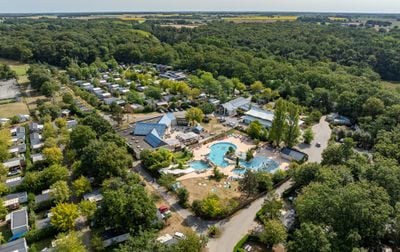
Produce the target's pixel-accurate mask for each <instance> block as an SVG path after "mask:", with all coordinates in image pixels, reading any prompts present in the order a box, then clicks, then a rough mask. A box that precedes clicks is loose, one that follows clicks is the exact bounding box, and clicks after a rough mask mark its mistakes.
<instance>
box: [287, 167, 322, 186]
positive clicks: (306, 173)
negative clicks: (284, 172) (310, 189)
mask: <svg viewBox="0 0 400 252" xmlns="http://www.w3.org/2000/svg"><path fill="white" fill-rule="evenodd" d="M321 168H322V167H321V165H319V164H318V163H305V164H302V165H300V166H297V167H295V168H294V171H293V178H294V181H295V183H296V186H298V187H303V186H307V185H308V184H310V183H311V182H313V181H315V180H316V178H317V176H318V174H319V173H320V170H321Z"/></svg>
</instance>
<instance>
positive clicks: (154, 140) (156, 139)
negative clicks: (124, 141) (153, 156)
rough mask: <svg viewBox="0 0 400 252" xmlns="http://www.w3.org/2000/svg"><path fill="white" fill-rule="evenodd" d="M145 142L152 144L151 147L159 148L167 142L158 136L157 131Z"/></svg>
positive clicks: (147, 137) (145, 139) (146, 138)
mask: <svg viewBox="0 0 400 252" xmlns="http://www.w3.org/2000/svg"><path fill="white" fill-rule="evenodd" d="M144 141H146V142H147V143H148V144H150V146H151V147H153V148H157V147H159V146H162V145H165V142H164V141H163V140H162V139H161V137H160V136H159V135H158V133H157V130H156V129H153V130H152V131H151V132H150V134H148V135H147V136H146V137H145V138H144Z"/></svg>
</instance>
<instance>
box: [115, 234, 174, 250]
mask: <svg viewBox="0 0 400 252" xmlns="http://www.w3.org/2000/svg"><path fill="white" fill-rule="evenodd" d="M156 238H157V235H156V234H155V233H153V232H149V231H145V232H143V231H141V232H139V234H137V235H136V236H132V237H131V238H129V240H128V241H127V242H125V243H124V244H122V245H120V246H119V248H118V249H117V250H116V251H117V252H132V251H142V252H168V251H170V252H172V251H173V250H172V248H171V249H170V248H169V247H168V245H165V244H161V243H160V242H156Z"/></svg>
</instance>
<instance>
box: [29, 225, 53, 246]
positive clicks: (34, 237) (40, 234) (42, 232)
mask: <svg viewBox="0 0 400 252" xmlns="http://www.w3.org/2000/svg"><path fill="white" fill-rule="evenodd" d="M56 235H57V230H56V229H55V228H54V227H53V226H48V227H45V228H42V229H32V230H30V231H29V232H28V233H27V234H26V235H25V239H26V242H27V243H28V244H30V243H33V242H38V241H41V240H44V239H48V238H53V237H55V236H56Z"/></svg>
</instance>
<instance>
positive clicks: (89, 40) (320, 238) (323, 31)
mask: <svg viewBox="0 0 400 252" xmlns="http://www.w3.org/2000/svg"><path fill="white" fill-rule="evenodd" d="M0 57H4V58H9V59H16V60H21V61H26V62H38V63H48V64H50V65H55V66H60V67H63V68H66V69H68V72H71V71H72V70H73V69H77V68H81V69H77V70H76V71H82V69H89V71H87V72H88V75H90V72H91V71H92V70H93V71H94V72H96V71H97V70H96V67H97V66H99V65H100V62H106V63H107V64H112V62H114V63H115V61H116V62H121V63H141V62H153V63H161V64H170V65H172V66H174V67H176V68H180V69H187V70H189V71H192V73H193V75H194V76H195V75H197V76H196V77H192V79H191V80H190V83H189V84H190V85H191V86H192V87H193V85H195V84H196V82H199V80H203V82H204V83H213V85H216V86H217V85H221V86H222V83H223V82H224V81H223V80H226V78H225V79H224V76H225V77H227V78H238V79H240V81H242V82H243V83H244V84H246V85H247V86H250V85H251V84H252V83H254V82H256V81H261V83H262V85H264V86H265V87H267V88H271V90H273V91H276V92H277V93H278V94H279V96H280V97H282V98H285V99H286V100H289V101H291V102H293V103H295V104H299V105H301V106H302V107H303V108H304V110H305V111H307V112H310V113H311V112H312V111H319V112H321V113H323V114H325V113H329V112H333V111H336V112H339V113H340V114H343V115H346V116H348V117H350V118H351V120H352V122H354V123H356V124H357V125H359V127H357V128H356V130H355V131H351V133H349V134H347V132H346V133H343V132H342V133H340V132H339V134H338V135H340V134H343V135H342V136H340V137H339V138H340V139H342V140H343V144H332V145H331V146H330V147H328V149H326V150H325V152H324V154H323V162H322V164H321V165H319V164H306V165H302V166H299V167H297V168H296V169H294V172H293V177H294V180H295V183H296V188H297V189H298V190H297V192H298V193H299V196H298V197H297V199H296V200H295V208H296V212H297V214H298V221H297V225H296V230H295V231H294V232H293V233H291V234H290V235H289V240H290V242H289V243H288V244H289V247H288V248H289V250H290V251H364V250H363V249H364V248H370V249H378V248H380V246H381V245H382V244H383V243H384V244H390V245H393V246H396V247H399V246H400V242H399V234H400V203H399V202H400V191H399V188H400V168H399V167H400V166H399V163H400V155H399V152H398V148H399V147H400V146H399V145H400V144H399V143H400V130H399V129H398V125H399V123H400V105H399V104H400V94H399V92H398V91H397V90H389V89H387V88H384V86H383V84H382V80H386V81H399V80H400V30H399V29H392V30H391V31H389V32H380V31H376V30H374V29H368V28H352V27H342V26H340V25H318V24H316V23H310V22H301V21H300V22H290V23H273V24H233V23H226V22H212V23H210V24H208V25H205V26H200V27H198V28H195V29H185V28H182V29H176V28H172V27H160V26H158V25H157V24H154V23H148V22H145V23H143V24H138V23H136V22H124V21H120V20H111V19H108V20H106V19H104V20H90V21H78V20H47V19H40V20H18V19H7V20H5V21H4V22H3V23H2V24H0ZM33 70H35V69H33ZM33 70H32V71H31V73H30V74H31V76H33V77H35V72H36V73H37V72H39V70H40V69H39V68H36V71H33ZM198 70H202V71H206V72H209V73H204V72H200V71H198ZM40 76H41V75H39V77H40ZM199 76H200V77H199ZM214 78H215V79H214ZM34 79H35V78H34ZM36 79H38V78H36ZM45 80H46V81H47V83H48V85H46V86H45V88H44V90H52V89H54V88H56V87H55V86H54V85H51V82H50V81H49V80H47V79H45ZM205 80H211V81H208V82H207V81H205ZM217 80H218V81H217ZM225 82H226V81H225ZM34 83H35V82H34ZM210 93H211V92H210ZM356 145H357V146H358V147H361V148H364V149H370V150H372V151H371V152H370V155H369V156H366V155H363V154H360V153H359V152H356V151H354V150H353V147H355V146H356ZM98 149H100V148H98V146H97V145H93V146H92V151H93V152H94V151H96V150H98ZM85 158H86V157H85V155H82V163H83V164H84V160H86V159H87V160H90V159H89V158H86V159H85ZM81 173H82V174H83V175H92V174H87V173H85V171H81ZM110 195H111V194H110ZM111 198H112V197H111ZM132 242H133V241H132ZM312 246H314V247H312ZM302 249H303V250H302Z"/></svg>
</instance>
